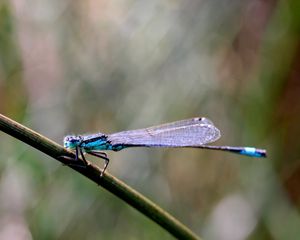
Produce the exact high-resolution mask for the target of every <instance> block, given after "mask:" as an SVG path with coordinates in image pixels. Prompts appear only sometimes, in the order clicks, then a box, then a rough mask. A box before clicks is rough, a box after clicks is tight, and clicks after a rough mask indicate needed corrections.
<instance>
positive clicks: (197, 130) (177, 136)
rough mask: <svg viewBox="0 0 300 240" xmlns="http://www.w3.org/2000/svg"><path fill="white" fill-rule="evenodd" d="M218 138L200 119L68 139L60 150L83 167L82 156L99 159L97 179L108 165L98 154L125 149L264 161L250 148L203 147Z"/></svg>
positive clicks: (263, 152) (261, 151) (208, 123)
mask: <svg viewBox="0 0 300 240" xmlns="http://www.w3.org/2000/svg"><path fill="white" fill-rule="evenodd" d="M220 137H221V134H220V130H219V129H218V128H216V127H215V126H214V124H213V123H212V121H210V120H209V119H207V118H204V117H197V118H191V119H186V120H181V121H176V122H171V123H165V124H162V125H158V126H153V127H148V128H143V129H137V130H129V131H122V132H117V133H113V134H104V133H96V134H91V135H68V136H66V137H65V138H64V147H65V148H67V149H70V150H73V151H74V150H75V154H76V158H75V160H78V158H79V155H80V156H81V157H82V159H83V161H84V163H85V164H87V161H86V159H85V157H84V153H87V154H90V155H93V156H96V157H99V158H102V159H103V160H104V161H105V165H104V168H103V170H102V172H101V176H102V175H103V173H104V172H105V170H106V168H107V166H108V163H109V158H108V157H107V154H106V153H105V152H102V151H104V150H112V151H120V150H122V149H124V148H128V147H172V148H175V147H186V148H204V149H213V150H221V151H227V152H233V153H238V154H241V155H246V156H250V157H266V150H264V149H258V148H254V147H232V146H211V145H205V144H207V143H211V142H214V141H216V140H218V139H219V138H220Z"/></svg>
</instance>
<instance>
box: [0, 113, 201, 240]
mask: <svg viewBox="0 0 300 240" xmlns="http://www.w3.org/2000/svg"><path fill="white" fill-rule="evenodd" d="M0 130H2V131H3V132H5V133H7V134H9V135H11V136H13V137H15V138H17V139H19V140H21V141H23V142H24V143H27V144H29V145H30V146H32V147H34V148H36V149H38V150H40V151H41V152H43V153H45V154H47V155H49V156H50V157H52V158H55V159H56V160H58V161H60V162H62V163H64V164H66V165H67V166H69V167H70V168H72V169H74V170H75V171H77V172H79V173H81V174H82V175H84V176H86V177H87V178H89V179H90V180H92V181H93V182H95V183H97V184H98V185H100V186H102V187H103V188H105V189H106V190H108V191H109V192H111V193H113V194H114V195H116V196H117V197H119V198H120V199H122V200H124V201H125V202H127V203H128V204H129V205H131V206H132V207H134V208H135V209H137V210H138V211H140V212H141V213H143V214H144V215H146V216H147V217H148V218H150V219H152V220H153V221H154V222H156V223H157V224H159V225H160V226H161V227H162V228H164V229H165V230H167V231H168V232H169V233H170V234H172V235H173V236H174V237H176V238H178V239H200V238H199V237H198V236H197V235H196V234H195V233H193V232H192V231H191V230H190V229H188V228H187V227H186V226H185V225H183V224H182V223H181V222H179V221H178V220H177V219H175V218H174V217H173V216H171V215H170V214H169V213H167V212H166V211H164V210H162V209H161V208H160V207H158V206H157V205H156V204H154V203H153V202H151V201H150V200H149V199H147V198H146V197H145V196H143V195H142V194H140V193H138V192H137V191H136V190H134V189H132V188H131V187H129V186H128V185H126V184H125V183H123V182H122V181H120V180H119V179H117V178H116V177H113V176H112V175H110V174H109V173H107V172H105V174H104V176H103V177H100V169H99V168H98V167H97V166H95V165H93V164H91V163H89V165H88V166H87V167H85V168H84V167H80V166H79V165H77V164H76V165H74V164H73V165H68V164H69V163H70V157H71V158H72V159H74V157H75V155H74V153H73V152H70V151H68V150H66V149H65V148H63V147H62V146H60V145H59V144H57V143H55V142H53V141H51V140H49V139H48V138H46V137H44V136H42V135H41V134H39V133H37V132H35V131H33V130H31V129H29V128H27V127H25V126H23V125H22V124H20V123H17V122H15V121H13V120H11V119H9V118H8V117H5V116H3V115H2V114H0ZM80 161H82V160H80Z"/></svg>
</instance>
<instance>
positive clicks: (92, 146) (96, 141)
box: [79, 133, 125, 152]
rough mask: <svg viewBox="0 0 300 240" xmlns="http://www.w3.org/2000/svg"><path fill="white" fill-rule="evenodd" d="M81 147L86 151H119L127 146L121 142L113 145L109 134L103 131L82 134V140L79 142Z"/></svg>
mask: <svg viewBox="0 0 300 240" xmlns="http://www.w3.org/2000/svg"><path fill="white" fill-rule="evenodd" d="M79 147H80V148H82V149H84V150H85V151H86V152H90V151H103V150H112V151H119V150H122V149H123V148H125V146H123V145H120V144H118V145H112V144H111V143H110V141H109V140H108V139H107V135H105V134H103V133H98V134H94V135H87V136H82V141H81V143H80V144H79Z"/></svg>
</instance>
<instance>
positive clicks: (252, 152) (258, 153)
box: [240, 147, 267, 157]
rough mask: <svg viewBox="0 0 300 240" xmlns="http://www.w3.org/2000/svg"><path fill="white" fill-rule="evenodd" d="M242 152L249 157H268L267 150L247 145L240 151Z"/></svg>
mask: <svg viewBox="0 0 300 240" xmlns="http://www.w3.org/2000/svg"><path fill="white" fill-rule="evenodd" d="M240 154H242V155H246V156H249V157H267V151H266V150H264V149H258V148H253V147H245V148H244V149H243V150H241V151H240Z"/></svg>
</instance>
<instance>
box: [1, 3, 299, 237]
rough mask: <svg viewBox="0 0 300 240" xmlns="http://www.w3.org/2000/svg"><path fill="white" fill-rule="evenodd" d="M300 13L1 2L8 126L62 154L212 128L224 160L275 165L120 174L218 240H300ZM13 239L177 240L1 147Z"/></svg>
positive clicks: (192, 157) (165, 163) (65, 174)
mask: <svg viewBox="0 0 300 240" xmlns="http://www.w3.org/2000/svg"><path fill="white" fill-rule="evenodd" d="M299 10H300V2H299V1H297V0H288V1H276V0H265V1H263V0H248V1H238V0H209V1H208V0H202V1H197V0H188V1H176V0H168V1H157V0H153V1H145V0H139V1H135V0H133V1H128V0H123V1H103V0H86V1H68V0H64V1H58V0H55V1H49V0H39V1H36V0H31V1H25V0H12V1H8V0H1V1H0V112H1V113H2V114H5V115H7V116H8V117H11V118H13V119H14V120H17V121H19V122H21V123H23V124H24V125H26V126H28V127H30V128H32V129H34V130H36V131H38V132H40V133H41V134H43V135H46V136H47V137H49V138H51V139H53V140H54V141H56V142H59V143H62V140H63V137H64V136H65V135H66V134H82V133H94V132H99V131H101V132H105V133H111V132H116V131H121V130H127V129H134V128H140V127H147V126H151V125H156V124H160V123H164V122H170V121H175V120H180V119H185V118H190V117H195V116H205V117H208V118H210V119H211V120H212V121H213V122H214V123H215V125H216V126H217V127H218V128H220V129H221V131H222V138H221V139H220V140H219V141H218V142H217V143H216V144H219V145H237V146H244V145H246V146H256V147H260V148H266V149H267V150H268V158H267V159H260V160H258V159H253V158H247V157H243V156H239V155H234V154H230V153H224V152H216V151H207V150H206V151H205V150H193V149H142V148H139V149H128V150H123V151H121V152H118V153H109V156H110V158H111V164H110V166H109V172H110V173H112V174H113V175H115V176H117V177H119V178H120V179H122V180H123V181H125V182H126V183H128V184H129V185H130V186H132V187H133V188H135V189H137V190H138V191H140V192H141V193H142V194H144V195H145V196H147V197H149V198H150V199H151V200H153V201H154V202H156V203H157V204H159V205H160V206H162V207H163V208H164V209H165V210H167V211H169V212H170V213H171V214H173V215H174V216H175V217H177V218H178V219H179V220H180V221H182V222H183V223H184V224H186V225H187V226H189V227H190V228H191V229H192V230H193V231H195V232H196V233H197V234H199V235H200V236H202V237H203V238H204V239H224V240H241V239H299V238H298V237H299V236H300V215H299V207H300V186H299V183H300V154H299V153H300V141H299V139H300V138H299V135H300V127H299V122H300V96H299V94H300V81H299V76H300V35H299V33H300V31H299V30H300V15H299ZM89 159H90V160H91V161H94V162H95V163H97V164H99V165H101V164H102V162H101V161H98V160H97V159H94V158H89ZM0 239H173V237H171V236H170V235H169V234H168V233H166V232H165V231H164V230H163V229H161V228H160V227H159V226H157V225H156V224H155V223H153V222H152V221H151V220H149V219H147V218H146V217H145V216H143V215H141V214H140V213H139V212H137V211H136V210H134V209H132V208H131V207H130V206H128V205H127V204H125V203H124V202H122V201H120V200H119V199H117V198H116V197H115V196H113V195H112V194H110V193H108V192H107V191H105V190H103V189H102V188H99V187H97V186H96V185H95V184H94V183H92V182H90V181H89V180H87V179H85V178H84V177H83V176H80V175H79V174H77V173H76V172H74V171H72V170H71V169H69V168H67V167H64V166H62V165H61V164H59V163H58V162H57V161H54V160H53V159H51V158H49V157H48V156H46V155H44V154H43V153H41V152H39V151H37V150H35V149H33V148H31V147H29V146H27V145H25V144H23V143H22V142H19V141H18V140H16V139H13V138H12V137H10V136H7V135H5V134H4V133H0Z"/></svg>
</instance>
